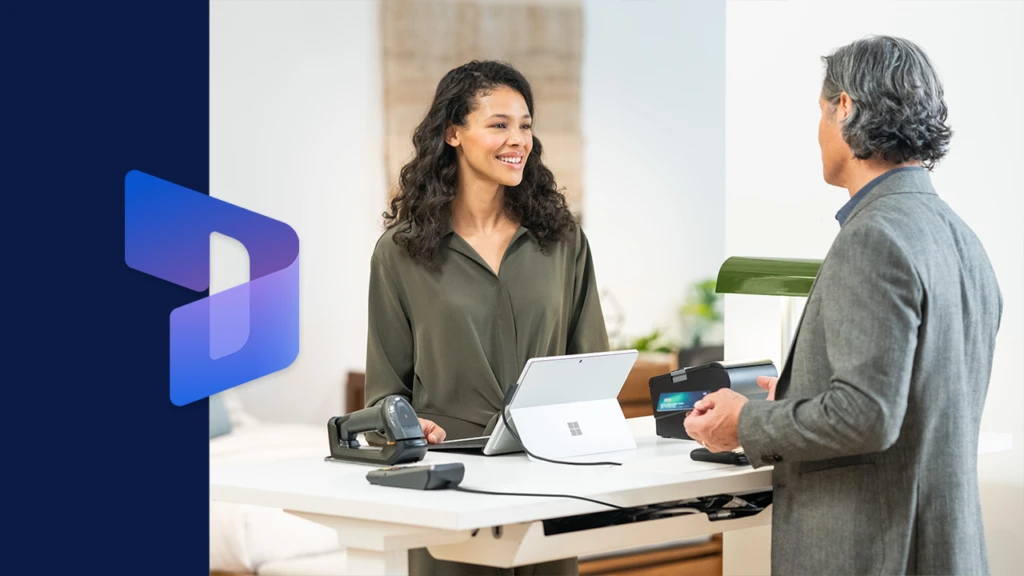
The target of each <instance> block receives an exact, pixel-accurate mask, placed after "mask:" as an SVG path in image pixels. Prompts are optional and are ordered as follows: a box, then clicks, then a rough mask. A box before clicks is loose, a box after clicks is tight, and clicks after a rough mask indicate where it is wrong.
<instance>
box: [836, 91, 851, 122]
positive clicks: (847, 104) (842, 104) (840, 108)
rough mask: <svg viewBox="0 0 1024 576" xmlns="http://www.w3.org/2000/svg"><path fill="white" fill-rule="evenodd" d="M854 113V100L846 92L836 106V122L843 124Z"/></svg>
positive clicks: (840, 96)
mask: <svg viewBox="0 0 1024 576" xmlns="http://www.w3.org/2000/svg"><path fill="white" fill-rule="evenodd" d="M852 112H853V98H850V95H849V94H847V93H846V92H843V93H842V94H840V95H839V101H838V102H836V106H835V117H834V118H833V119H834V120H835V121H836V122H842V121H843V120H846V118H847V117H849V116H850V114H851V113H852Z"/></svg>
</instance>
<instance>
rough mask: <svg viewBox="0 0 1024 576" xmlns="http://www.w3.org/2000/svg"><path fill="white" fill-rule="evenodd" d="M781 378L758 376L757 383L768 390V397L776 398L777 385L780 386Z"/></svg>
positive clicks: (770, 398)
mask: <svg viewBox="0 0 1024 576" xmlns="http://www.w3.org/2000/svg"><path fill="white" fill-rule="evenodd" d="M778 384H779V379H778V378H771V377H769V376H758V377H757V385H758V386H760V387H761V388H762V389H764V390H767V391H768V399H769V400H775V387H776V386H778Z"/></svg>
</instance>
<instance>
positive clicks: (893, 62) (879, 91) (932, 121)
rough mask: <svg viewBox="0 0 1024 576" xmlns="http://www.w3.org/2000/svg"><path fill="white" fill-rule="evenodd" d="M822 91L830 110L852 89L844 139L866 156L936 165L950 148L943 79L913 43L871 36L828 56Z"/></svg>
mask: <svg viewBox="0 0 1024 576" xmlns="http://www.w3.org/2000/svg"><path fill="white" fill-rule="evenodd" d="M822 60H823V61H824V62H825V80H824V82H823V83H822V90H821V95H822V97H823V98H824V99H825V100H826V101H827V102H828V103H829V104H830V110H832V109H833V108H832V107H833V106H835V104H836V103H838V102H839V95H840V94H842V93H843V92H846V93H847V95H848V96H849V97H850V99H851V100H853V106H852V110H851V113H850V115H849V116H848V117H847V118H846V120H845V121H844V122H843V138H844V139H845V140H846V143H847V144H849V146H850V148H851V149H852V150H853V154H854V156H856V157H857V158H860V159H861V160H864V159H867V158H871V157H878V158H881V159H883V160H886V161H889V162H893V163H901V162H906V161H908V160H912V159H916V160H919V161H920V162H921V164H922V165H923V166H924V167H925V168H927V169H929V170H931V169H932V167H934V165H935V163H936V162H938V161H939V160H941V159H942V158H943V157H944V156H945V155H946V152H947V151H948V150H949V140H950V138H951V137H952V134H953V132H952V130H950V128H949V127H948V126H946V102H945V101H944V100H943V90H942V83H941V82H940V81H939V76H938V74H937V73H936V72H935V69H934V68H933V67H932V64H931V61H930V60H929V58H928V56H927V55H926V54H925V53H924V51H923V50H921V48H920V47H918V46H917V45H916V44H914V43H913V42H910V41H908V40H904V39H902V38H894V37H892V36H870V37H868V38H864V39H861V40H857V41H856V42H853V43H851V44H848V45H846V46H843V47H842V48H839V49H837V50H835V51H834V52H832V53H831V54H829V55H828V56H823V57H822Z"/></svg>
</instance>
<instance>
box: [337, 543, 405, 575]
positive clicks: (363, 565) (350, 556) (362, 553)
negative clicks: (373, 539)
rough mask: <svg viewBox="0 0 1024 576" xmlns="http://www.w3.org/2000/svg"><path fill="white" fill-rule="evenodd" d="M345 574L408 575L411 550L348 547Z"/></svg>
mask: <svg viewBox="0 0 1024 576" xmlns="http://www.w3.org/2000/svg"><path fill="white" fill-rule="evenodd" d="M345 555H346V556H347V560H346V566H345V574H358V575H360V576H362V575H364V574H365V575H366V576H371V575H372V576H407V575H408V574H409V551H408V550H389V551H387V552H381V551H377V550H360V549H358V548H346V549H345Z"/></svg>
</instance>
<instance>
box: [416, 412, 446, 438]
mask: <svg viewBox="0 0 1024 576" xmlns="http://www.w3.org/2000/svg"><path fill="white" fill-rule="evenodd" d="M419 421H420V428H423V435H424V436H426V437H427V444H440V443H441V442H444V439H445V437H446V436H447V435H448V434H447V433H446V432H445V431H444V428H441V427H440V426H438V425H437V424H434V422H433V421H431V420H427V419H426V418H419Z"/></svg>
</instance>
